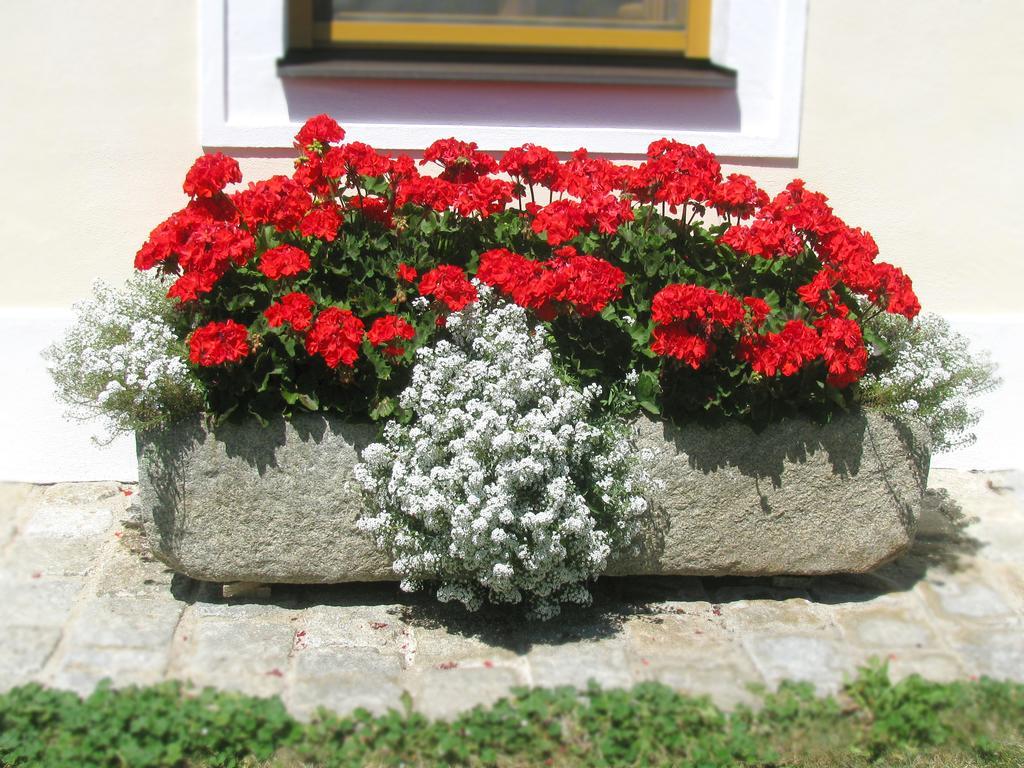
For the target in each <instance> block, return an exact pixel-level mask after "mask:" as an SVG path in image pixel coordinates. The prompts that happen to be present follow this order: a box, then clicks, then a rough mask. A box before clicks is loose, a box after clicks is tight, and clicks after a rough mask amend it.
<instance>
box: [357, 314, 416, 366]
mask: <svg viewBox="0 0 1024 768" xmlns="http://www.w3.org/2000/svg"><path fill="white" fill-rule="evenodd" d="M415 337H416V329H415V328H413V327H412V325H410V324H409V323H408V322H407V321H406V320H405V319H403V318H401V317H398V316H397V315H385V316H384V317H378V318H377V319H376V320H374V321H373V325H371V326H370V332H369V333H368V334H366V338H367V339H368V340H369V342H370V343H371V344H372V345H373V346H375V347H379V346H381V345H382V344H387V347H386V348H385V349H384V353H385V354H387V355H391V356H392V357H398V356H399V355H402V354H405V347H402V346H399V345H397V344H392V343H390V342H393V341H395V340H397V339H405V340H406V341H409V340H411V339H413V338H415Z"/></svg>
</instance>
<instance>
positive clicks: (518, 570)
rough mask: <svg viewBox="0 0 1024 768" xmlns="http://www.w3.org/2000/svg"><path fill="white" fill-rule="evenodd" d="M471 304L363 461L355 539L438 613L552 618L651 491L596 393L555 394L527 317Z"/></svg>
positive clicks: (579, 596)
mask: <svg viewBox="0 0 1024 768" xmlns="http://www.w3.org/2000/svg"><path fill="white" fill-rule="evenodd" d="M480 292H481V298H480V301H479V302H477V303H474V304H472V305H470V306H468V307H466V308H465V309H464V310H462V311H461V312H456V313H454V314H452V315H450V316H449V317H448V319H447V327H448V329H449V331H450V334H451V341H448V340H446V339H442V340H439V341H437V342H436V343H435V344H433V345H431V346H424V347H420V349H419V350H418V351H417V355H416V356H417V363H416V365H415V367H414V369H413V375H412V381H411V383H410V384H409V386H408V387H406V388H405V390H403V391H402V393H401V395H400V397H399V401H400V404H401V407H402V408H403V409H404V410H407V411H408V412H409V413H410V414H411V416H412V423H411V424H409V425H406V424H402V423H400V422H399V421H397V420H392V421H390V422H388V424H387V425H386V426H385V427H384V435H383V442H381V443H375V444H372V445H370V446H368V447H367V448H366V449H365V450H364V451H363V462H364V463H362V464H360V465H357V467H356V478H357V480H359V481H360V483H361V484H362V485H363V488H364V490H365V491H366V495H367V499H368V512H367V513H365V514H364V515H363V516H362V517H361V518H360V520H359V526H360V528H361V529H362V530H365V531H367V532H369V533H370V534H372V535H373V537H374V539H375V540H376V542H377V544H378V546H379V547H381V548H382V549H384V550H385V551H386V552H388V553H389V554H390V556H391V557H392V559H393V563H394V569H395V572H396V573H397V574H399V575H400V576H401V577H402V588H403V589H406V590H414V589H418V588H419V587H420V586H421V585H422V584H423V582H425V581H430V582H437V583H438V589H437V596H438V598H439V599H440V600H442V601H449V600H457V601H459V602H461V603H463V604H464V605H465V606H466V607H467V608H469V609H470V610H475V609H476V608H478V607H480V605H481V604H482V602H483V600H484V599H487V600H490V601H491V602H495V603H520V602H526V603H528V604H529V607H530V609H531V611H532V612H533V614H534V615H536V616H538V617H542V618H550V617H551V616H554V615H556V614H557V613H558V612H559V610H560V608H559V606H560V603H564V602H570V603H588V602H589V601H590V594H589V592H588V591H587V588H586V582H587V581H588V580H590V579H593V578H595V577H596V576H597V575H598V574H600V573H601V571H602V570H603V569H604V567H605V565H606V563H607V560H608V557H609V555H610V554H612V553H613V552H614V553H619V552H622V551H624V550H626V549H627V548H628V546H629V544H630V542H631V540H632V539H633V537H634V536H635V535H636V533H637V532H638V531H639V526H640V518H641V516H642V515H643V514H644V513H645V512H646V511H647V501H646V500H645V498H644V497H643V495H642V493H641V491H642V489H643V488H645V487H647V486H648V485H649V484H650V480H649V478H647V476H646V475H645V473H644V472H643V471H642V470H641V468H640V462H639V460H638V457H637V456H636V455H635V453H634V450H633V448H632V445H631V441H630V440H629V439H628V435H627V434H626V431H625V428H624V427H623V426H620V425H621V422H617V421H614V420H608V419H602V420H600V421H598V422H596V423H593V419H594V415H593V413H592V410H593V409H592V406H593V404H594V403H593V401H594V398H595V396H596V390H597V387H596V386H595V385H591V386H589V387H587V388H586V389H583V390H580V389H577V388H576V387H574V386H572V385H570V384H567V383H565V382H563V381H562V380H561V379H560V378H559V375H558V371H557V369H556V367H555V364H554V361H553V359H552V356H551V352H550V351H549V350H548V349H547V348H546V346H545V344H544V340H543V337H542V335H541V334H539V333H537V331H536V329H532V328H530V326H529V323H528V320H527V316H526V311H525V310H524V309H522V308H520V307H517V306H515V305H514V304H506V305H502V306H495V302H494V301H493V297H492V296H491V295H490V291H489V290H488V289H485V288H483V287H481V289H480Z"/></svg>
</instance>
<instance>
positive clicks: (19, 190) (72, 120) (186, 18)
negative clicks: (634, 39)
mask: <svg viewBox="0 0 1024 768" xmlns="http://www.w3.org/2000/svg"><path fill="white" fill-rule="evenodd" d="M751 1H752V0H732V2H751ZM1022 23H1024V4H1021V3H1020V2H1019V0H976V1H975V2H964V1H963V0H906V1H905V2H899V3H894V2H891V1H889V2H885V1H884V0H872V1H871V2H858V3H849V2H845V0H810V9H809V15H808V39H807V58H806V76H805V84H804V95H803V104H804V107H803V121H802V129H801V149H800V158H799V162H798V163H797V164H780V163H774V164H760V165H755V166H753V167H751V166H749V165H748V166H746V167H743V168H741V170H743V171H745V172H748V173H750V174H751V175H753V176H754V177H755V178H757V179H758V180H759V181H761V182H762V184H763V185H764V186H765V187H766V188H767V189H768V190H769V192H774V191H777V190H778V189H780V188H781V187H782V186H783V185H784V184H785V183H786V182H787V181H788V180H789V179H791V178H793V177H794V176H800V177H802V178H803V179H805V180H806V181H807V183H808V185H809V186H811V187H812V188H815V189H819V190H821V191H824V192H826V194H828V195H829V196H830V197H831V199H832V201H833V203H834V205H835V208H836V210H837V211H838V212H839V214H840V215H841V216H843V217H844V218H845V219H846V220H847V221H848V222H850V223H852V224H858V225H861V226H863V227H865V228H866V229H869V230H870V231H872V232H873V234H874V235H875V238H876V240H877V241H878V242H879V244H880V246H881V248H882V251H883V258H885V259H886V260H888V261H892V262H894V263H896V264H899V265H901V266H903V267H904V268H905V269H906V270H907V271H908V272H909V273H910V274H911V276H912V277H913V278H914V281H915V285H916V286H917V288H918V292H919V293H920V294H921V297H922V301H923V303H924V304H925V306H926V307H927V308H929V309H933V310H936V311H941V312H945V313H958V314H959V313H979V314H993V313H1013V312H1021V311H1024V307H1022V305H1021V302H1020V301H1019V300H1018V299H1017V292H1018V290H1019V289H1018V286H1019V285H1020V284H1021V283H1022V282H1024V266H1022V264H1024V252H1022V250H1024V249H1022V247H1021V245H1020V243H1021V238H1020V236H1019V235H1018V232H1017V230H1018V229H1019V228H1020V225H1019V222H1020V221H1021V216H1020V215H1019V213H1018V205H1019V203H1018V199H1019V197H1018V195H1017V194H1016V190H1017V186H1018V184H1019V183H1020V179H1021V178H1022V176H1024V150H1022V148H1021V146H1022V145H1021V140H1022V137H1024V97H1022V96H1021V95H1020V94H1021V93H1022V92H1024V87H1022V86H1021V83H1024V53H1022V52H1021V49H1020V46H1019V41H1018V38H1019V30H1020V27H1021V25H1022ZM196 29H197V21H196V9H195V4H194V3H186V2H182V0H146V2H144V3H140V2H137V1H135V0H105V1H103V2H100V1H99V0H94V2H90V3H62V4H60V11H59V13H54V12H53V11H52V5H51V4H48V3H47V4H44V3H35V4H30V3H19V4H17V8H16V10H15V9H14V8H12V7H11V6H6V7H5V8H4V9H3V10H2V11H0V44H2V45H3V46H4V50H5V52H6V53H7V55H8V61H9V62H14V64H13V65H12V66H9V68H8V69H7V71H6V72H5V74H4V77H3V78H2V80H0V104H3V105H4V113H5V114H4V118H3V122H2V124H0V153H2V162H0V168H2V169H3V184H2V186H0V190H2V191H0V195H2V198H0V203H2V205H0V211H2V215H3V225H4V226H3V232H4V235H5V243H4V247H3V249H2V250H0V260H2V262H3V273H2V274H3V275H4V282H3V283H2V284H0V307H2V306H8V307H12V306H53V307H61V306H66V305H68V304H69V303H70V302H71V301H73V300H74V299H76V298H78V297H80V296H82V295H84V294H85V293H86V292H87V291H88V286H89V283H90V281H91V280H92V279H93V277H96V276H101V277H105V278H108V279H116V278H119V277H121V276H124V275H127V274H128V271H129V269H130V265H131V260H132V257H133V255H134V253H135V250H136V249H137V248H138V246H139V244H140V243H141V242H142V240H143V239H144V238H145V237H146V234H147V233H148V232H149V230H150V229H151V228H152V227H153V226H154V225H155V224H156V223H158V222H159V221H160V220H161V219H162V218H163V217H164V216H165V215H166V214H167V213H169V212H170V211H172V210H174V209H176V208H177V207H180V205H181V204H182V202H183V197H182V195H181V193H180V183H181V179H182V177H183V175H184V171H185V170H186V169H187V168H188V165H189V163H190V162H191V160H192V159H193V158H194V157H195V155H196V154H198V153H199V152H201V147H200V146H199V143H198V116H197V98H198V94H197V85H198V83H197V48H196V46H197V34H196ZM529 138H530V137H529V136H525V135H524V136H523V140H524V141H526V140H529ZM240 160H241V162H242V168H243V172H244V173H245V175H246V178H249V179H252V178H261V177H264V176H266V175H269V174H271V173H274V172H280V171H283V170H286V169H287V168H288V166H289V162H288V160H286V159H281V158H280V157H277V158H274V157H253V156H249V157H242V158H240ZM786 165H788V166H789V167H785V166H786Z"/></svg>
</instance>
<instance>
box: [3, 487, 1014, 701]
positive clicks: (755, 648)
mask: <svg viewBox="0 0 1024 768" xmlns="http://www.w3.org/2000/svg"><path fill="white" fill-rule="evenodd" d="M134 490H135V489H134V487H132V486H125V485H119V484H116V483H71V484H61V485H53V486H32V485H19V484H7V485H0V627H2V632H3V638H4V641H3V644H2V647H0V690H6V689H8V688H10V687H11V686H15V685H19V684H21V683H25V682H28V681H31V680H35V681H39V682H42V683H45V684H47V685H51V686H55V687H60V688H70V689H74V690H77V691H80V692H87V691H89V690H91V689H92V688H93V687H94V686H95V684H96V683H97V682H98V681H99V680H101V679H102V678H105V677H109V678H111V679H112V680H113V681H114V683H115V684H117V685H124V684H131V683H140V684H145V683H153V682H157V681H160V680H164V679H168V678H177V679H181V680H189V681H191V682H192V683H194V684H196V685H198V686H205V685H212V686H216V687H218V688H226V689H236V690H241V691H245V692H247V693H251V694H258V695H271V694H279V695H281V696H282V697H283V699H284V701H285V703H286V704H287V706H288V707H289V708H290V709H291V711H292V712H293V713H294V714H296V715H297V716H300V717H306V716H309V715H311V714H312V713H313V712H314V711H315V709H316V708H317V707H318V706H326V707H328V708H331V709H334V710H336V711H341V712H344V711H348V710H351V709H353V708H355V707H358V706H363V707H367V708H368V709H370V710H373V711H382V710H384V709H386V708H388V707H389V706H399V701H400V696H401V694H402V691H403V690H407V691H408V692H409V693H410V694H411V696H412V699H413V702H414V703H415V705H416V706H417V707H418V708H419V709H420V710H421V711H424V712H425V713H427V714H430V715H434V716H449V715H451V714H453V713H455V712H456V711H459V710H461V709H465V708H468V707H471V706H473V705H475V704H478V703H485V702H490V701H493V700H494V699H496V698H498V697H500V696H502V695H505V694H506V693H507V692H508V691H509V689H510V688H513V687H516V686H555V685H563V684H571V685H576V686H583V685H586V683H587V681H588V680H590V679H593V680H596V681H597V682H598V683H600V684H602V685H604V686H607V687H619V686H630V685H632V684H634V683H636V682H639V681H642V680H659V681H661V682H664V683H666V684H668V685H671V686H673V687H676V688H679V689H681V690H685V691H687V692H690V693H698V694H699V693H707V694H710V695H711V696H712V697H713V698H714V699H715V701H717V702H718V703H719V704H722V705H724V706H731V705H734V704H736V703H737V702H741V701H749V700H752V694H751V693H750V691H749V688H748V686H749V684H750V683H759V684H762V685H768V686H773V685H775V684H777V683H778V682H779V681H780V680H782V679H785V678H790V679H802V680H809V681H812V682H813V683H814V684H815V686H816V687H817V688H818V689H819V690H820V691H823V692H824V691H835V690H836V689H837V688H838V687H839V686H840V685H841V684H842V682H843V680H844V678H847V677H849V676H851V675H852V674H854V673H855V671H856V669H857V667H858V666H859V665H861V664H863V663H864V662H865V661H866V660H868V659H869V658H871V657H873V656H877V657H881V658H887V659H889V662H890V670H891V672H892V673H893V675H894V676H895V677H900V676H904V675H907V674H910V673H913V672H918V673H920V674H922V675H924V676H925V677H928V678H931V679H936V680H946V679H952V678H967V677H972V676H978V675H989V676H992V677H997V678H1010V679H1015V680H1024V631H1022V630H1024V476H1022V475H1021V474H1020V473H1007V472H1003V473H999V472H996V473H969V472H953V471H943V470H935V471H933V473H932V479H931V490H930V491H929V494H928V498H927V504H926V511H925V513H924V514H923V516H922V525H921V531H920V534H919V536H918V541H917V543H916V545H915V546H914V549H913V550H912V551H911V552H910V553H909V554H907V555H906V556H904V557H902V558H900V559H899V560H898V561H896V562H894V563H891V564H889V565H887V566H885V567H883V568H881V569H880V570H878V571H876V572H875V573H873V574H870V575H865V576H848V577H821V578H776V579H698V578H629V579H607V580H603V581H602V582H601V583H600V584H599V586H598V589H597V596H596V601H595V605H594V606H593V607H592V608H589V609H578V610H573V611H569V612H566V613H564V614H563V616H562V617H560V618H558V619H556V620H555V621H553V622H549V623H547V624H529V623H524V622H522V621H520V620H519V619H517V618H515V617H514V616H511V615H509V614H508V613H506V612H502V611H498V610H489V611H485V612H481V613H480V614H476V615H472V616H467V615H466V614H464V613H462V612H461V611H460V610H458V609H456V608H453V607H446V606H437V605H434V604H433V603H432V602H431V601H430V600H427V599H424V598H412V597H409V596H407V595H404V594H402V593H401V592H399V591H398V589H397V586H396V585H393V584H357V585H337V586H329V587H292V586H288V587H277V586H275V587H273V588H271V589H269V590H263V591H257V592H255V593H250V594H248V595H246V594H241V595H239V596H237V597H231V598H224V596H223V594H222V590H221V588H220V586H219V585H211V584H201V583H197V582H193V581H191V580H189V579H187V578H183V577H180V576H175V575H173V574H172V573H170V572H168V571H167V570H166V569H165V568H164V567H163V565H162V564H161V563H159V562H155V561H153V560H152V559H149V558H146V557H145V542H144V540H143V538H142V536H141V534H140V532H139V531H138V529H137V527H135V526H134V525H133V523H132V520H131V513H130V501H131V494H132V492H133V491H134Z"/></svg>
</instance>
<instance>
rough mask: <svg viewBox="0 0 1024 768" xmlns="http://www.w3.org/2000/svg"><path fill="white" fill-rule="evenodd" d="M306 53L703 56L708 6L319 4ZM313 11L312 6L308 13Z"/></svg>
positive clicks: (586, 0)
mask: <svg viewBox="0 0 1024 768" xmlns="http://www.w3.org/2000/svg"><path fill="white" fill-rule="evenodd" d="M297 5H299V6H302V5H305V6H307V8H300V7H297V8H296V9H295V12H294V16H293V19H294V22H293V23H297V24H299V25H302V24H303V22H304V21H305V20H306V19H307V18H309V19H310V20H311V24H312V28H311V29H310V28H306V29H303V32H302V35H303V38H304V40H303V42H306V43H308V44H309V45H310V46H311V47H317V48H331V47H339V46H346V47H368V48H375V47H382V48H404V49H417V50H438V49H442V50H452V49H457V50H487V51H494V50H504V51H561V52H566V51H577V52H588V53H603V54H633V55H650V54H660V55H665V56H673V57H679V56H681V55H685V56H686V57H688V58H704V59H706V58H707V57H708V53H709V46H710V32H711V3H710V0H412V1H411V2H401V1H400V0H316V1H315V2H312V3H308V2H307V3H300V4H297ZM309 6H311V7H309Z"/></svg>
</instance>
